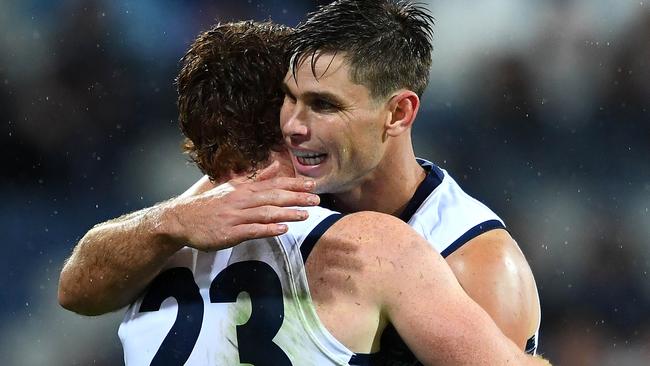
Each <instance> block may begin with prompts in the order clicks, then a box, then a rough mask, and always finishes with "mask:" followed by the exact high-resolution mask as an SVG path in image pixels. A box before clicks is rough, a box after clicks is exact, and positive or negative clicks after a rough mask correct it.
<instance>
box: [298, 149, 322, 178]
mask: <svg viewBox="0 0 650 366" xmlns="http://www.w3.org/2000/svg"><path fill="white" fill-rule="evenodd" d="M291 156H292V160H293V167H294V168H295V169H296V173H298V174H301V175H305V176H309V177H317V176H319V175H321V174H322V173H323V167H324V166H323V163H325V162H326V161H327V156H328V155H327V154H326V153H322V152H318V151H309V150H296V149H291Z"/></svg>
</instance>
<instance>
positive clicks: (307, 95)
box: [280, 82, 345, 106]
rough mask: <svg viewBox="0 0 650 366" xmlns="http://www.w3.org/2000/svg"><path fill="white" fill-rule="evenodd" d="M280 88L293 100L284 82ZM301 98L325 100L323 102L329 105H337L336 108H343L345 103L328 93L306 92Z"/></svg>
mask: <svg viewBox="0 0 650 366" xmlns="http://www.w3.org/2000/svg"><path fill="white" fill-rule="evenodd" d="M280 88H281V89H282V91H283V92H284V93H285V94H287V95H288V96H290V97H294V98H295V96H294V95H293V93H292V92H291V90H289V86H288V85H287V83H286V82H283V83H282V85H281V86H280ZM302 98H303V99H305V100H306V101H311V100H318V99H321V100H325V101H327V102H329V103H332V104H334V105H338V106H344V105H345V103H344V102H343V100H341V98H340V97H339V96H337V95H336V94H334V93H330V92H328V91H307V92H305V93H303V94H302Z"/></svg>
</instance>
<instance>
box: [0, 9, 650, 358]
mask: <svg viewBox="0 0 650 366" xmlns="http://www.w3.org/2000/svg"><path fill="white" fill-rule="evenodd" d="M325 2H327V1H320V3H321V4H322V3H325ZM427 3H428V6H430V9H431V11H432V13H433V14H434V16H435V17H436V19H437V24H436V27H435V30H436V36H435V53H434V66H433V69H432V71H431V83H430V86H429V88H428V90H427V92H426V94H425V98H424V101H423V111H421V113H420V115H419V118H418V121H417V123H416V127H415V139H416V150H417V151H418V154H419V155H420V156H422V157H426V158H430V159H433V160H434V161H436V162H437V163H439V164H440V165H441V166H443V167H444V168H446V169H447V170H449V171H450V172H451V173H452V174H453V175H454V176H455V177H456V178H457V180H459V182H460V183H461V185H462V186H463V187H464V188H465V189H466V190H467V191H469V192H470V193H472V194H473V195H475V196H476V197H478V198H480V199H481V200H483V201H484V202H485V203H487V204H488V205H489V206H491V207H492V208H493V209H494V210H495V211H496V212H497V213H499V214H500V215H501V216H502V217H503V218H504V219H505V220H506V223H507V224H508V225H509V228H510V230H511V232H512V234H513V235H514V237H515V238H516V239H518V241H519V243H520V245H521V247H522V249H523V250H524V252H525V254H526V255H527V257H528V259H529V261H530V263H531V266H532V268H533V271H534V272H535V275H536V278H537V283H538V286H539V290H540V294H541V300H542V310H543V321H542V330H541V337H540V338H541V347H540V351H541V353H542V354H543V355H545V356H546V357H548V358H549V359H550V360H551V361H553V362H554V363H555V364H556V365H571V366H573V365H617V366H621V365H641V364H648V363H649V360H650V281H649V275H648V271H650V239H649V238H650V212H649V209H650V111H649V109H650V3H648V1H647V0H634V1H627V0H619V1H613V0H612V1H604V0H552V1H551V0H548V1H532V0H531V1H516V0H493V1H480V2H477V1H469V0H456V1H428V2H427ZM318 4H319V1H308V0H303V1H300V0H282V1H281V0H247V1H199V0H192V1H189V0H188V1H180V0H175V1H174V0H164V1H163V0H156V1H154V0H141V1H125V0H119V1H108V0H90V1H80V0H66V1H59V2H50V1H45V0H26V1H20V2H18V1H0V116H1V118H2V121H3V123H2V125H3V127H4V129H3V132H2V134H0V144H1V145H2V149H3V153H2V155H1V159H2V160H0V161H1V163H2V166H4V168H3V169H2V173H1V174H2V179H1V181H0V188H1V192H2V197H3V203H2V208H1V209H0V215H1V216H0V217H1V220H0V232H1V233H2V235H3V237H4V240H3V254H2V255H1V256H0V270H1V275H0V286H1V288H2V291H1V294H0V306H1V309H2V312H1V313H0V364H2V365H91V364H92V365H116V364H120V363H121V362H122V359H121V348H120V345H119V341H118V338H117V326H118V324H119V321H120V319H121V313H119V312H118V313H116V314H113V315H109V316H104V317H99V318H83V317H80V316H76V315H74V314H71V313H68V312H65V311H63V310H62V309H61V308H59V307H58V305H57V301H56V285H57V281H58V274H59V271H60V268H61V266H62V263H63V260H64V259H65V258H66V257H67V256H68V255H69V253H70V251H71V249H72V247H73V246H74V244H75V243H76V241H77V240H78V238H79V237H80V236H81V235H83V233H84V232H85V231H87V230H88V229H89V228H90V227H91V226H92V225H93V224H95V223H97V222H100V221H103V220H106V219H108V218H112V217H115V216H118V215H120V214H122V213H125V212H127V211H132V210H135V209H138V208H141V207H144V206H147V205H150V204H152V203H154V202H157V201H160V200H163V199H166V198H168V197H170V196H172V195H175V194H178V193H180V192H181V191H183V190H184V189H185V187H187V186H188V185H189V184H191V183H192V182H193V181H194V180H195V179H196V178H197V177H198V176H199V173H198V171H197V170H196V169H195V168H193V167H192V166H191V165H189V164H188V163H187V160H186V159H185V158H184V157H183V156H182V154H181V153H180V148H179V146H180V145H179V141H180V132H179V129H178V128H177V126H176V109H175V90H174V86H173V79H174V77H175V74H176V72H177V66H178V64H177V62H178V59H179V58H180V57H181V56H182V55H183V52H184V50H185V49H186V48H187V46H188V45H189V43H190V42H191V41H192V39H193V37H194V36H195V35H196V34H197V33H198V32H199V31H200V30H202V29H206V28H207V27H208V26H209V25H211V24H213V23H214V22H215V20H220V21H229V20H239V19H256V20H264V19H267V18H271V19H272V20H274V21H276V22H279V23H284V24H288V25H296V24H297V23H298V22H299V21H300V20H301V19H303V17H304V15H305V13H306V12H308V11H311V10H314V9H316V7H317V5H318Z"/></svg>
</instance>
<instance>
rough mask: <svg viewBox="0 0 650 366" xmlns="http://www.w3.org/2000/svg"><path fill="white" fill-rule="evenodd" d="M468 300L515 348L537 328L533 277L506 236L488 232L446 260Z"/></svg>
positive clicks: (538, 309)
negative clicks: (510, 340)
mask: <svg viewBox="0 0 650 366" xmlns="http://www.w3.org/2000/svg"><path fill="white" fill-rule="evenodd" d="M447 262H448V263H449V265H450V267H451V269H452V270H453V271H454V274H455V275H456V278H458V281H459V282H460V284H461V285H462V287H463V289H464V290H465V291H466V292H467V293H468V294H469V296H470V297H471V298H472V299H473V300H474V301H476V302H477V303H478V304H479V305H481V307H482V308H483V309H484V310H485V311H487V313H488V314H490V316H491V317H492V319H493V320H494V321H495V322H496V324H497V325H498V326H499V328H500V329H501V331H503V333H504V334H505V335H507V336H508V337H509V338H510V339H512V340H513V341H514V342H515V343H516V344H517V346H519V347H520V348H521V349H525V347H526V342H527V340H528V339H530V338H531V337H532V336H534V335H535V332H536V331H537V329H538V327H539V322H540V317H541V310H540V306H539V298H538V294H537V288H536V285H535V279H534V277H533V273H532V271H531V269H530V266H529V265H528V262H527V261H526V258H525V257H524V255H523V253H522V252H521V250H520V249H519V247H518V245H517V243H516V242H515V241H514V240H513V239H512V237H511V236H510V234H509V233H508V232H507V231H505V230H503V229H496V230H491V231H488V232H486V233H484V234H482V235H479V236H478V237H476V238H474V239H472V240H470V241H469V242H467V243H466V244H465V245H463V246H462V247H461V248H460V249H458V250H457V251H456V252H454V253H453V254H451V255H450V256H449V257H448V258H447Z"/></svg>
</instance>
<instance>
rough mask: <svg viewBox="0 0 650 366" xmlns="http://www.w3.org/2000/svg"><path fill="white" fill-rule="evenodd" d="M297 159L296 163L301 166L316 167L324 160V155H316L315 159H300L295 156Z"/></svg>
mask: <svg viewBox="0 0 650 366" xmlns="http://www.w3.org/2000/svg"><path fill="white" fill-rule="evenodd" d="M296 158H298V161H299V162H300V164H302V165H318V164H320V163H322V162H323V160H325V155H317V156H315V157H300V156H296Z"/></svg>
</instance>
